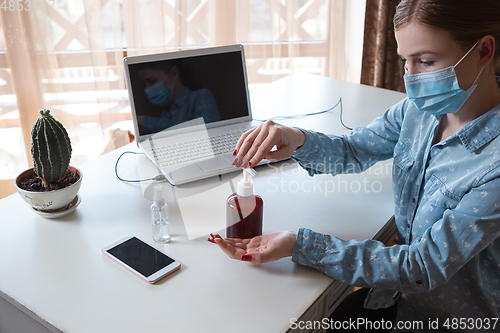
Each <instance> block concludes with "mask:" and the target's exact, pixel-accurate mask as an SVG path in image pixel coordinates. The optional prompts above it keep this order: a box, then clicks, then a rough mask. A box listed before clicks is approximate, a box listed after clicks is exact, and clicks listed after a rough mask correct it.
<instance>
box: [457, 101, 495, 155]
mask: <svg viewBox="0 0 500 333" xmlns="http://www.w3.org/2000/svg"><path fill="white" fill-rule="evenodd" d="M457 134H458V137H459V138H460V140H461V141H462V143H463V144H464V146H465V148H467V149H468V150H469V151H471V152H474V151H476V150H478V149H480V148H481V147H483V146H484V145H485V144H487V143H488V142H490V141H491V140H493V139H494V138H496V137H497V136H498V135H499V134H500V104H499V105H497V106H496V107H494V108H493V109H492V110H490V111H488V112H486V113H485V114H483V115H482V116H480V117H478V118H476V119H474V120H473V121H471V122H470V123H468V124H467V125H465V126H464V127H463V128H462V129H461V130H460V131H458V133H457Z"/></svg>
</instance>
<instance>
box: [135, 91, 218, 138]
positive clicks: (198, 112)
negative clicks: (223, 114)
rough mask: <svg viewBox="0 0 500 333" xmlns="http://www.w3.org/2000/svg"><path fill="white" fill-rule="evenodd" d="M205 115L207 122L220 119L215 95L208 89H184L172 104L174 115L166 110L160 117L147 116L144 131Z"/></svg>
mask: <svg viewBox="0 0 500 333" xmlns="http://www.w3.org/2000/svg"><path fill="white" fill-rule="evenodd" d="M199 117H203V120H204V122H205V124H208V123H210V122H213V121H218V120H220V115H219V109H218V107H217V102H216V101H215V98H214V95H212V93H211V92H210V90H208V89H199V90H195V91H193V90H191V89H189V88H188V87H185V88H184V89H182V91H181V93H180V94H179V97H178V98H177V99H176V100H175V102H174V104H172V117H170V114H169V112H168V110H164V111H163V112H162V113H161V115H160V117H159V118H158V117H151V116H146V118H145V119H144V127H143V131H144V133H145V134H150V133H157V132H160V131H163V130H164V129H167V128H169V127H172V126H175V125H178V124H181V123H183V122H186V121H189V120H191V119H195V118H199Z"/></svg>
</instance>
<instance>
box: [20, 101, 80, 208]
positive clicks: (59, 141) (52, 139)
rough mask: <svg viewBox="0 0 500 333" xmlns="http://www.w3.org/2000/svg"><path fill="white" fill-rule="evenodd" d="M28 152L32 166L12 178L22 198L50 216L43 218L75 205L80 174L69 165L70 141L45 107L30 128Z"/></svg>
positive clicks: (32, 206) (77, 198)
mask: <svg viewBox="0 0 500 333" xmlns="http://www.w3.org/2000/svg"><path fill="white" fill-rule="evenodd" d="M31 155H32V157H33V165H34V167H33V168H31V169H28V170H26V171H24V172H23V173H21V174H20V175H19V176H17V178H16V180H15V181H14V185H15V187H16V190H17V192H18V193H19V194H20V195H21V197H22V198H23V199H24V201H26V202H27V203H28V204H29V205H30V206H31V208H32V209H33V210H34V211H35V212H37V213H40V212H41V213H46V214H45V215H49V216H45V217H50V213H56V212H57V213H61V212H64V211H67V210H68V209H69V208H71V207H72V206H74V207H76V205H77V204H78V203H79V197H78V196H77V194H78V190H79V189H80V185H81V182H82V176H83V174H82V172H81V171H80V170H79V169H77V168H75V167H72V166H69V162H70V159H71V141H70V139H69V136H68V133H67V132H66V129H65V128H64V126H63V125H62V124H61V123H60V122H59V121H57V120H56V119H55V118H54V117H53V116H52V115H51V114H50V110H48V109H43V110H40V117H39V118H38V120H37V121H36V122H35V124H34V125H33V129H32V130H31ZM41 215H44V214H41ZM53 215H56V214H53ZM57 215H58V216H61V214H57Z"/></svg>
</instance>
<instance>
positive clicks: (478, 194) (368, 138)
mask: <svg viewBox="0 0 500 333" xmlns="http://www.w3.org/2000/svg"><path fill="white" fill-rule="evenodd" d="M440 118H441V116H437V117H436V116H433V115H430V114H428V113H425V112H421V111H419V110H417V109H416V107H415V106H414V104H413V103H412V102H411V101H409V100H408V99H404V100H403V101H401V102H400V103H398V104H396V105H395V106H393V107H392V108H390V109H389V110H387V111H386V112H385V113H384V115H383V116H382V117H379V118H377V119H375V120H374V121H373V122H371V123H370V124H369V125H368V126H367V127H357V128H355V129H354V130H353V131H352V132H351V133H350V134H348V135H342V136H335V135H325V134H321V133H317V132H313V131H308V130H304V129H301V130H302V131H303V132H304V133H305V135H306V141H305V143H304V145H303V146H302V147H301V148H299V149H298V150H296V151H295V153H294V154H293V156H292V158H293V159H294V160H296V161H297V162H298V163H299V165H301V166H302V167H303V168H305V169H306V170H307V171H308V172H309V175H311V176H313V175H314V174H323V173H330V174H332V175H335V174H336V173H338V168H337V167H335V168H332V166H333V165H338V164H339V163H340V164H341V165H344V168H343V170H344V171H345V172H346V173H349V172H361V171H364V170H366V169H367V168H369V167H370V166H372V165H373V164H375V163H376V162H377V161H381V160H386V159H389V158H394V160H393V175H392V176H393V193H394V202H395V206H396V208H395V213H394V217H395V222H396V225H397V229H398V233H399V238H400V241H401V245H394V246H391V247H387V246H384V244H382V243H381V242H379V241H375V240H365V241H357V240H342V239H339V238H337V237H335V236H331V235H323V234H320V233H317V232H314V231H312V230H309V229H300V230H299V232H298V236H297V240H296V243H295V248H294V251H293V256H292V260H293V261H294V262H296V263H298V264H301V265H306V266H309V267H312V268H315V269H318V270H320V271H322V272H324V273H326V274H327V275H329V276H330V277H332V278H334V279H336V280H338V281H341V282H344V283H347V284H349V285H355V286H361V287H372V290H371V292H370V294H369V295H368V297H367V299H366V301H365V307H366V308H369V309H377V308H386V307H389V306H391V305H393V304H394V302H395V301H396V300H397V299H398V297H399V294H400V295H401V296H400V297H399V300H398V317H397V320H415V319H418V318H421V319H422V320H423V321H424V323H426V325H427V323H428V320H429V319H430V318H438V319H439V323H440V324H443V323H444V321H445V320H446V319H447V318H449V319H451V318H453V317H456V318H493V317H496V318H498V316H499V314H500V239H499V238H498V237H499V236H500V210H499V207H500V156H499V152H500V137H499V133H500V105H498V106H496V107H495V108H494V109H492V110H490V111H489V112H487V113H485V114H484V115H482V116H481V117H479V118H477V119H475V120H473V121H471V122H470V123H468V124H467V125H466V126H464V127H463V128H462V129H460V130H459V131H458V132H457V133H455V134H453V135H451V136H450V137H448V138H447V139H445V140H444V141H441V142H439V143H436V144H434V145H433V144H432V142H433V138H434V135H435V133H436V131H437V128H438V124H439V120H440ZM425 327H427V326H425ZM499 328H500V323H499V324H497V329H499Z"/></svg>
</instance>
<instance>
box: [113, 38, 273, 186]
mask: <svg viewBox="0 0 500 333" xmlns="http://www.w3.org/2000/svg"><path fill="white" fill-rule="evenodd" d="M123 64H124V67H125V79H126V85H127V90H128V93H129V100H130V108H131V113H132V120H133V123H134V131H135V136H136V140H137V145H138V146H139V148H140V149H141V150H142V151H143V152H144V154H145V155H146V156H147V157H148V158H149V159H150V160H151V161H152V162H153V163H154V164H155V165H156V166H157V167H158V169H159V170H161V172H162V174H163V175H164V176H165V177H166V178H167V180H168V181H169V182H170V183H171V184H172V185H180V184H184V183H189V182H192V181H195V180H199V179H204V178H208V177H212V176H216V175H220V174H225V173H229V172H233V171H236V170H238V168H236V167H235V166H233V165H231V163H232V162H233V160H234V156H233V151H234V148H235V145H236V143H237V141H238V139H239V138H240V136H241V134H243V133H244V132H246V131H248V130H249V129H251V128H253V127H255V126H257V125H258V124H259V122H257V121H254V120H252V112H251V108H250V98H249V93H248V83H247V75H246V66H245V56H244V51H243V46H242V45H230V46H222V47H210V48H203V49H195V50H184V51H177V52H168V53H161V54H151V55H142V56H131V57H125V58H124V59H123ZM264 163H268V161H267V160H262V161H261V162H260V163H259V164H264Z"/></svg>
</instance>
